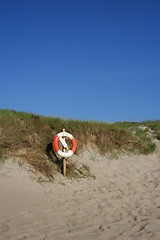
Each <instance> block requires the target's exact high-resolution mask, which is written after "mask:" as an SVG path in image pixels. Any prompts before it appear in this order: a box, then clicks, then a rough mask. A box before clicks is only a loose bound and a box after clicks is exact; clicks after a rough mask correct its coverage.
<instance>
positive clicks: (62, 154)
mask: <svg viewBox="0 0 160 240" xmlns="http://www.w3.org/2000/svg"><path fill="white" fill-rule="evenodd" d="M65 138H68V139H70V141H71V143H72V148H71V149H69V148H68V145H67V143H66V141H65ZM59 142H60V143H61V145H62V147H63V149H65V151H61V149H60V148H59ZM76 147H77V146H76V139H75V138H74V137H73V136H72V134H70V133H68V132H60V133H58V134H57V135H56V136H55V137H54V139H53V149H54V151H55V152H56V153H57V154H58V155H59V156H60V157H64V158H68V157H71V156H72V155H73V154H74V153H75V151H76Z"/></svg>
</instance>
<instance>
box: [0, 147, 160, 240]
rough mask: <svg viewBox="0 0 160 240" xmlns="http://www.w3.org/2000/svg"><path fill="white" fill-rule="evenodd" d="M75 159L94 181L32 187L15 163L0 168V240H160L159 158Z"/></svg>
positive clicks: (94, 154)
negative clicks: (86, 166) (88, 168)
mask: <svg viewBox="0 0 160 240" xmlns="http://www.w3.org/2000/svg"><path fill="white" fill-rule="evenodd" d="M75 160H76V161H77V163H78V164H81V163H83V164H87V165H88V166H89V167H90V170H91V173H92V174H93V175H94V176H95V178H82V179H73V180H69V179H67V178H64V177H63V176H62V175H60V174H58V175H57V176H56V177H55V180H54V182H53V183H47V182H43V183H38V182H37V181H36V177H35V174H34V173H32V172H31V171H29V167H26V166H25V167H24V166H23V165H22V166H19V164H18V162H17V160H13V159H9V160H7V161H5V162H4V163H3V164H1V165H0V240H22V239H25V240H32V239H33V240H94V239H95V240H112V239H117V240H125V239H136V240H138V239H144V240H147V239H154V240H159V239H160V153H156V154H152V155H148V156H121V157H119V158H118V159H111V158H109V157H103V156H101V155H100V154H99V153H98V151H97V150H89V151H87V150H86V151H84V152H83V154H82V153H81V154H80V155H79V156H78V157H75Z"/></svg>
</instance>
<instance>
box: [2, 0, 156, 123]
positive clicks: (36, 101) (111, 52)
mask: <svg viewBox="0 0 160 240" xmlns="http://www.w3.org/2000/svg"><path fill="white" fill-rule="evenodd" d="M0 89H1V91H0V93H1V95H0V108H1V109H14V110H16V111H26V112H32V113H36V114H40V115H45V116H53V117H60V118H65V119H68V118H71V119H79V120H94V121H104V122H116V121H143V120H155V119H160V108H159V103H160V93H159V92H160V1H159V0H77V1H76V0H58V1H57V0H56V1H55V0H23V1H22V0H14V1H13V0H0Z"/></svg>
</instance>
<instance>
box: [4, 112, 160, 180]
mask: <svg viewBox="0 0 160 240" xmlns="http://www.w3.org/2000/svg"><path fill="white" fill-rule="evenodd" d="M139 125H145V126H147V127H149V128H151V129H152V130H154V131H155V133H156V135H157V138H158V139H160V121H146V122H141V123H135V122H133V123H132V122H123V123H121V122H117V123H114V124H108V123H104V122H94V121H79V120H72V119H60V118H54V117H44V116H39V115H36V114H32V113H25V112H16V111H14V110H0V159H2V158H4V157H9V156H18V157H20V158H23V159H24V160H26V161H27V162H28V163H30V164H31V165H32V166H33V167H34V168H35V169H36V170H37V171H39V172H42V173H43V174H45V175H46V176H47V177H54V174H55V172H57V165H56V164H55V162H56V156H55V154H54V151H53V148H52V141H53V136H54V135H55V134H56V133H58V132H59V131H61V130H62V129H63V128H65V129H66V131H68V132H71V133H72V134H73V136H74V137H75V138H76V141H77V152H76V154H78V153H79V151H81V150H82V149H83V147H86V146H87V145H90V146H94V147H97V148H98V149H99V151H100V153H102V154H108V153H111V154H114V152H116V153H123V152H128V153H129V152H131V153H140V154H141V153H142V154H149V153H152V152H153V151H154V150H155V145H154V144H153V143H152V140H151V139H150V138H149V136H148V134H147V132H146V131H143V130H142V129H139Z"/></svg>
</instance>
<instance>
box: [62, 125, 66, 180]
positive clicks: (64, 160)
mask: <svg viewBox="0 0 160 240" xmlns="http://www.w3.org/2000/svg"><path fill="white" fill-rule="evenodd" d="M62 131H63V132H65V131H66V130H65V128H63V130H62ZM63 152H65V148H64V147H63ZM66 165H67V159H66V158H63V169H62V171H63V176H64V177H66V169H67V166H66Z"/></svg>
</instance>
